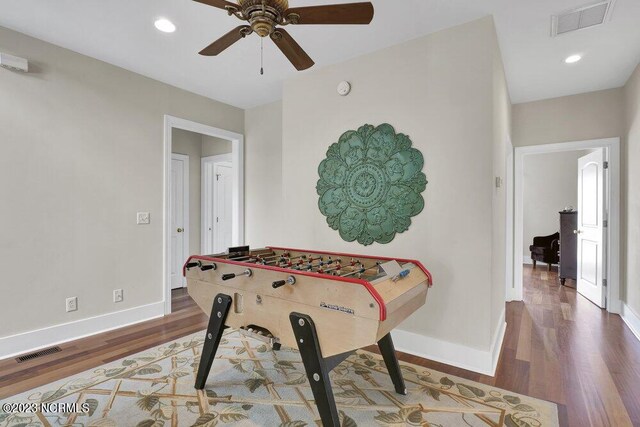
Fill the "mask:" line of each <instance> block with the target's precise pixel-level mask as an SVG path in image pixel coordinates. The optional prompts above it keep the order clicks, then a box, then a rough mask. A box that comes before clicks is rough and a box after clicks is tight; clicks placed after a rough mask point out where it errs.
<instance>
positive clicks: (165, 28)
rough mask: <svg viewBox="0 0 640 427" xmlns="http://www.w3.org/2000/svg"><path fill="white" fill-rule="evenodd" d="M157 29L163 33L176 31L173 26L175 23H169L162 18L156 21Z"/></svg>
mask: <svg viewBox="0 0 640 427" xmlns="http://www.w3.org/2000/svg"><path fill="white" fill-rule="evenodd" d="M154 25H155V26H156V28H157V29H158V30H159V31H162V32H163V33H173V32H174V31H175V30H176V26H175V25H173V22H171V21H169V20H168V19H166V18H160V19H158V20H156V22H155V24H154Z"/></svg>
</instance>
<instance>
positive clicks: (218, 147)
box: [201, 135, 233, 157]
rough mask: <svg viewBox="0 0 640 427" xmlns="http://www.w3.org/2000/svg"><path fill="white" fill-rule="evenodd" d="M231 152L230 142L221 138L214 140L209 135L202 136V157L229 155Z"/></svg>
mask: <svg viewBox="0 0 640 427" xmlns="http://www.w3.org/2000/svg"><path fill="white" fill-rule="evenodd" d="M231 151H233V145H232V143H231V141H229V140H226V139H221V138H215V137H213V136H209V135H202V152H201V155H202V157H209V156H219V155H221V154H229V153H231Z"/></svg>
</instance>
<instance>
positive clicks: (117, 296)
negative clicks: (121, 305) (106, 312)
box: [113, 289, 124, 302]
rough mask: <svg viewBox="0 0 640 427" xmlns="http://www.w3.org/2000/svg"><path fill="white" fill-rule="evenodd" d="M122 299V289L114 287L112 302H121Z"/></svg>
mask: <svg viewBox="0 0 640 427" xmlns="http://www.w3.org/2000/svg"><path fill="white" fill-rule="evenodd" d="M123 299H124V298H123V296H122V289H115V290H114V291H113V302H122V300H123Z"/></svg>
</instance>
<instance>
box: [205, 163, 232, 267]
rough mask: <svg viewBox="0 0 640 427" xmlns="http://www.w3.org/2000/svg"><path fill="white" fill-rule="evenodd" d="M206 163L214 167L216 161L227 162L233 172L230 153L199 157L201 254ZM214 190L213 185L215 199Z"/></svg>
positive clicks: (214, 190)
mask: <svg viewBox="0 0 640 427" xmlns="http://www.w3.org/2000/svg"><path fill="white" fill-rule="evenodd" d="M208 163H211V164H212V165H213V166H214V167H215V165H216V164H218V163H223V164H228V165H230V166H231V172H232V173H233V169H234V168H233V159H232V157H231V154H217V155H215V156H207V157H202V159H200V209H201V211H200V253H201V254H202V255H207V254H206V253H205V252H206V250H205V240H206V231H205V228H206V227H205V216H206V215H205V212H206V211H207V209H208V206H207V204H206V192H205V188H206V180H205V173H204V170H205V167H206V165H207V164H208ZM215 192H216V186H215V184H214V186H213V194H214V196H213V199H214V200H215Z"/></svg>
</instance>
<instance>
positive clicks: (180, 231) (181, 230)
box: [176, 228, 184, 233]
mask: <svg viewBox="0 0 640 427" xmlns="http://www.w3.org/2000/svg"><path fill="white" fill-rule="evenodd" d="M176 231H177V232H178V233H182V232H183V231H184V228H178V229H177V230H176Z"/></svg>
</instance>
